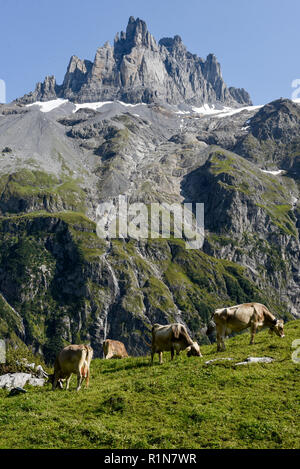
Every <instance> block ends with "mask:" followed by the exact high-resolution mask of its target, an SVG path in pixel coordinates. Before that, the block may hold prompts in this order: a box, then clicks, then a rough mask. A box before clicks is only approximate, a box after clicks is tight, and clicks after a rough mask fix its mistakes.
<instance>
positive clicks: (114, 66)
mask: <svg viewBox="0 0 300 469" xmlns="http://www.w3.org/2000/svg"><path fill="white" fill-rule="evenodd" d="M56 98H67V99H70V100H71V101H74V102H78V103H83V102H95V101H107V100H122V101H125V102H128V103H138V102H144V103H157V104H164V103H168V104H175V105H179V104H193V105H202V104H204V103H209V104H210V103H221V104H227V105H231V106H239V105H241V104H242V105H243V104H251V100H250V96H249V94H248V93H247V92H246V91H245V90H243V89H242V90H240V89H237V88H227V86H226V84H225V82H224V80H223V78H222V74H221V67H220V64H219V63H218V61H217V59H216V57H215V55H214V54H209V55H208V56H207V59H206V60H203V59H202V58H201V57H198V56H197V55H195V54H192V53H190V52H188V51H187V48H186V46H185V45H184V43H183V42H182V39H181V37H180V36H179V35H175V36H174V37H173V38H167V37H165V38H162V39H161V40H160V41H159V42H156V40H155V38H154V37H153V36H152V34H151V33H150V32H149V31H148V28H147V25H146V23H145V21H143V20H141V19H140V18H136V19H135V18H134V17H133V16H130V18H129V21H128V24H127V27H126V32H124V31H121V32H120V34H119V33H118V34H117V35H116V36H115V40H114V45H113V46H111V45H110V44H109V43H108V42H106V43H105V44H104V46H102V47H99V48H98V49H97V52H96V55H95V59H94V62H90V61H89V60H81V59H79V58H78V57H77V56H75V55H74V56H72V57H71V60H70V62H69V66H68V68H67V72H66V75H65V77H64V80H63V83H62V85H57V84H56V82H55V79H54V77H46V79H45V81H44V82H43V83H38V84H37V86H36V89H35V91H34V92H31V93H29V94H28V95H25V96H24V97H23V98H21V99H19V100H18V101H19V102H22V103H26V104H28V103H32V102H35V101H46V100H49V99H56Z"/></svg>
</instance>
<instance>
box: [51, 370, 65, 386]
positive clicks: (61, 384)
mask: <svg viewBox="0 0 300 469" xmlns="http://www.w3.org/2000/svg"><path fill="white" fill-rule="evenodd" d="M48 382H49V383H51V385H52V386H53V383H54V373H53V374H51V375H48ZM56 388H59V389H63V380H62V379H59V380H57V383H56Z"/></svg>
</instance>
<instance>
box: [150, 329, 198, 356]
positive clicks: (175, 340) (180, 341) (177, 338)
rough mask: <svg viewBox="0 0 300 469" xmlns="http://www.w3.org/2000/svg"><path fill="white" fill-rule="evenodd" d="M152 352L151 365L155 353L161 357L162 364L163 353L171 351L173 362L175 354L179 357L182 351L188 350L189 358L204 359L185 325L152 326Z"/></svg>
mask: <svg viewBox="0 0 300 469" xmlns="http://www.w3.org/2000/svg"><path fill="white" fill-rule="evenodd" d="M151 347H152V350H151V363H153V357H154V354H155V353H158V355H159V363H160V364H161V363H162V352H165V351H170V352H171V360H173V358H174V353H175V352H176V354H177V355H179V352H180V351H181V350H185V349H187V350H188V356H189V357H190V356H191V355H194V356H198V357H202V355H201V352H200V347H199V345H198V344H197V342H193V341H192V339H191V338H190V336H189V334H188V333H187V330H186V328H185V327H184V325H183V324H180V323H174V324H168V325H166V326H162V325H160V324H154V325H153V326H152V346H151Z"/></svg>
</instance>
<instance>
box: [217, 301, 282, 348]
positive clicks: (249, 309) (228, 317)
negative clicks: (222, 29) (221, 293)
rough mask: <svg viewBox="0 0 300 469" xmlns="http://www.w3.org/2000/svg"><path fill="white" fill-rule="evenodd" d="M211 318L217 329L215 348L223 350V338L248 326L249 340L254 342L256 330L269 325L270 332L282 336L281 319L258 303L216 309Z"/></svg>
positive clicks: (251, 342)
mask: <svg viewBox="0 0 300 469" xmlns="http://www.w3.org/2000/svg"><path fill="white" fill-rule="evenodd" d="M213 320H214V322H215V323H216V329H217V350H218V351H221V350H225V342H224V339H225V337H226V336H227V335H229V334H230V333H231V332H232V331H234V332H239V331H242V330H243V329H247V328H248V327H250V330H251V340H250V344H254V337H255V334H256V331H257V330H258V329H261V328H263V327H269V328H270V331H269V332H270V333H272V332H275V333H276V334H277V335H278V336H279V337H284V333H283V320H282V319H276V318H275V316H274V315H273V314H272V313H271V312H270V311H269V310H268V308H267V307H266V306H264V305H262V304H260V303H244V304H241V305H236V306H230V307H229V308H220V309H216V310H215V312H214V314H213Z"/></svg>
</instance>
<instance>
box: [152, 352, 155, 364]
mask: <svg viewBox="0 0 300 469" xmlns="http://www.w3.org/2000/svg"><path fill="white" fill-rule="evenodd" d="M154 355H155V350H154V348H152V349H151V365H153V358H154Z"/></svg>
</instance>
